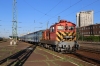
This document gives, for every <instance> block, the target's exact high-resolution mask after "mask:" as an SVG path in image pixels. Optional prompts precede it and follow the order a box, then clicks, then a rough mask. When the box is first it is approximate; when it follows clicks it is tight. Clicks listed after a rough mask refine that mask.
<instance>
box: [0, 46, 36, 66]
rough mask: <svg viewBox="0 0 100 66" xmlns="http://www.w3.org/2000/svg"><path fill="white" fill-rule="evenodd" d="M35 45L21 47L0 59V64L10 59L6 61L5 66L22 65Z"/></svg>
mask: <svg viewBox="0 0 100 66" xmlns="http://www.w3.org/2000/svg"><path fill="white" fill-rule="evenodd" d="M36 47H37V46H36V45H31V46H29V47H27V48H26V49H23V50H21V51H19V52H17V53H15V54H13V55H11V56H9V57H7V58H5V59H3V60H0V65H1V64H3V63H6V62H7V60H8V61H10V62H9V63H7V66H12V65H13V66H22V65H23V64H24V63H25V61H26V60H27V59H28V58H29V56H30V55H31V54H32V52H33V51H34V50H35V48H36Z"/></svg>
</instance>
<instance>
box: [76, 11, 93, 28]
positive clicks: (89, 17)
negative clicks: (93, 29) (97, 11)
mask: <svg viewBox="0 0 100 66" xmlns="http://www.w3.org/2000/svg"><path fill="white" fill-rule="evenodd" d="M76 18H77V19H76V22H77V27H83V26H88V25H92V24H93V11H81V12H79V13H77V15H76Z"/></svg>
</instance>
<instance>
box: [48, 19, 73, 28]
mask: <svg viewBox="0 0 100 66" xmlns="http://www.w3.org/2000/svg"><path fill="white" fill-rule="evenodd" d="M59 23H71V24H73V25H75V24H74V23H72V22H70V21H67V20H60V21H59ZM59 23H55V24H53V25H51V26H50V27H52V26H55V25H57V24H59Z"/></svg>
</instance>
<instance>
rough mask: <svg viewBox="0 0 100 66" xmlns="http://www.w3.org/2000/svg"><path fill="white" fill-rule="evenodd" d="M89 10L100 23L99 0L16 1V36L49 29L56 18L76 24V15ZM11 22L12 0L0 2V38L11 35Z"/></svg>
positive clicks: (96, 21)
mask: <svg viewBox="0 0 100 66" xmlns="http://www.w3.org/2000/svg"><path fill="white" fill-rule="evenodd" d="M90 10H93V11H94V24H95V23H100V0H16V13H17V14H16V16H17V26H18V28H17V33H18V36H21V35H23V34H27V33H29V32H34V31H38V30H44V29H46V28H47V23H48V28H49V27H50V26H51V25H53V24H54V23H56V22H58V16H60V18H59V19H64V20H67V21H70V22H73V23H75V24H76V14H77V13H78V12H80V11H90ZM12 20H13V0H0V37H9V36H10V35H12Z"/></svg>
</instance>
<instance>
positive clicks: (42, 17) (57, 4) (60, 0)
mask: <svg viewBox="0 0 100 66" xmlns="http://www.w3.org/2000/svg"><path fill="white" fill-rule="evenodd" d="M62 1H63V0H60V1H59V2H58V3H57V4H56V5H55V6H54V7H53V8H51V9H50V10H49V11H48V12H47V13H46V14H45V15H47V14H48V13H50V12H51V11H52V10H53V9H54V8H55V7H57V6H58V5H59V4H60V3H61V2H62ZM45 15H44V16H45ZM44 16H42V17H41V18H43V17H44ZM41 18H40V19H41Z"/></svg>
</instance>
